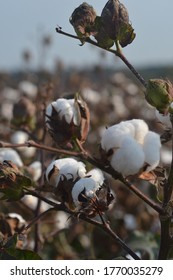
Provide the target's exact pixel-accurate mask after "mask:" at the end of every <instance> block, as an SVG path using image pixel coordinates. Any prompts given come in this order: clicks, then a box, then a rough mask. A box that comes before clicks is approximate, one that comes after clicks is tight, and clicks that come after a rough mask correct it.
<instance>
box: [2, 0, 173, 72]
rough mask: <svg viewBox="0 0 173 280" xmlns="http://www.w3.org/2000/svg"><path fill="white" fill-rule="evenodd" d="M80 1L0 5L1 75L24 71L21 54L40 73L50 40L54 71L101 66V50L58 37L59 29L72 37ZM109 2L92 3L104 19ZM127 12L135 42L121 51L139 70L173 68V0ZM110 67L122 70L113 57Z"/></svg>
mask: <svg viewBox="0 0 173 280" xmlns="http://www.w3.org/2000/svg"><path fill="white" fill-rule="evenodd" d="M82 2H83V1H79V0H61V1H59V0H28V1H27V0H0V7H1V9H0V70H15V69H20V68H21V67H23V60H22V53H23V52H24V50H29V51H30V52H31V53H32V60H31V66H32V67H36V68H37V67H39V63H40V44H41V43H40V42H41V38H42V37H43V36H46V35H50V36H51V38H52V44H51V46H50V49H49V51H48V52H47V54H45V59H44V63H45V65H46V66H47V67H49V68H51V69H52V68H53V67H54V66H55V62H56V61H57V60H61V61H63V62H64V64H65V65H66V66H67V67H68V66H71V65H75V66H90V65H92V64H98V63H99V62H100V59H101V57H100V52H98V49H97V48H94V47H92V46H90V45H89V44H85V45H84V46H82V47H81V46H79V41H77V40H73V39H71V38H68V37H66V36H62V35H60V34H57V33H56V32H55V28H56V26H57V25H59V26H61V27H62V29H63V31H66V32H69V33H72V34H74V30H73V27H72V26H71V24H70V23H69V17H70V15H71V14H72V12H73V10H74V9H75V8H76V7H78V6H79V5H80V4H81V3H82ZM106 2H107V1H106V0H90V1H89V0H88V1H87V3H88V4H90V5H92V6H93V7H94V8H95V10H96V11H97V14H98V15H100V13H101V11H102V9H103V7H104V5H105V4H106ZM121 2H122V3H123V4H124V5H125V6H126V7H127V8H128V11H129V17H130V21H131V23H132V25H133V28H134V29H135V33H136V38H135V40H134V41H133V43H132V44H131V45H128V46H127V47H126V48H124V49H123V52H124V54H125V55H126V57H127V58H128V60H129V61H130V62H131V63H132V64H134V65H135V66H148V65H159V64H167V63H168V64H170V65H171V64H173V20H172V12H173V1H172V0H164V1H162V0H145V1H144V0H121ZM105 61H106V63H107V64H108V65H110V66H112V65H114V64H116V63H117V64H118V65H119V62H117V60H116V59H115V58H114V57H113V56H112V54H107V55H106V59H105Z"/></svg>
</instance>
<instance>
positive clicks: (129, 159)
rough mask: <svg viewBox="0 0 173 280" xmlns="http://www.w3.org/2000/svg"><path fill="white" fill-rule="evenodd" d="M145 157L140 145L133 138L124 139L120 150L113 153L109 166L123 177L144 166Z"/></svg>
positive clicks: (136, 171) (134, 172)
mask: <svg viewBox="0 0 173 280" xmlns="http://www.w3.org/2000/svg"><path fill="white" fill-rule="evenodd" d="M144 159H145V155H144V152H143V150H142V147H141V145H140V144H138V143H137V142H136V141H135V140H134V139H133V138H130V137H126V138H125V139H124V140H123V142H122V146H121V148H120V149H118V150H117V151H115V152H114V154H113V156H112V158H111V162H110V163H111V166H112V167H113V168H114V169H115V170H116V171H118V172H120V173H122V174H123V175H124V176H128V175H134V174H136V173H138V172H139V170H140V169H141V167H142V166H143V164H144Z"/></svg>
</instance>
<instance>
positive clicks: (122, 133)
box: [101, 122, 135, 151]
mask: <svg viewBox="0 0 173 280" xmlns="http://www.w3.org/2000/svg"><path fill="white" fill-rule="evenodd" d="M129 135H131V136H132V137H134V135H135V128H134V126H133V124H131V123H130V122H121V123H119V124H116V125H113V126H111V127H109V128H108V129H106V131H105V132H104V134H103V136H102V139H101V147H102V149H103V150H105V151H109V150H110V149H113V148H119V147H121V143H122V141H123V139H124V138H125V137H126V136H129Z"/></svg>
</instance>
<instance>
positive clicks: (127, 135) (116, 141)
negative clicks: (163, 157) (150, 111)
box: [101, 119, 161, 176]
mask: <svg viewBox="0 0 173 280" xmlns="http://www.w3.org/2000/svg"><path fill="white" fill-rule="evenodd" d="M101 148H102V150H104V151H106V152H108V151H109V150H111V149H112V151H113V154H111V156H109V158H108V160H109V161H110V164H111V166H112V167H113V168H114V169H115V170H116V171H118V172H120V173H122V174H123V175H124V176H128V175H134V174H137V173H138V172H139V171H140V169H141V168H142V167H144V166H146V165H147V171H150V170H153V169H154V168H155V167H156V166H157V165H158V164H159V160H160V148H161V143H160V137H159V135H158V134H156V133H154V132H151V131H149V128H148V125H147V124H146V123H145V122H144V121H143V120H140V119H133V120H128V121H124V122H120V123H119V124H116V125H113V126H111V127H109V128H108V129H107V130H106V131H105V132H104V134H103V136H102V139H101Z"/></svg>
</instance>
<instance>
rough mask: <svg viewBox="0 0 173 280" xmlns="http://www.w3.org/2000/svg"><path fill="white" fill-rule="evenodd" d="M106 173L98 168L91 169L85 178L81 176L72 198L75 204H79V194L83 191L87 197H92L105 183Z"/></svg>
mask: <svg viewBox="0 0 173 280" xmlns="http://www.w3.org/2000/svg"><path fill="white" fill-rule="evenodd" d="M103 182H104V175H103V173H102V171H101V170H100V169H98V168H94V169H92V170H90V171H89V172H88V173H87V174H86V177H85V178H81V179H80V180H79V181H77V182H76V183H75V185H74V186H73V189H72V198H73V202H74V204H75V206H79V205H80V202H79V195H80V194H81V193H83V194H84V195H85V196H86V197H88V198H92V197H94V196H95V193H96V191H97V190H98V189H100V187H101V186H102V185H103Z"/></svg>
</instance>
